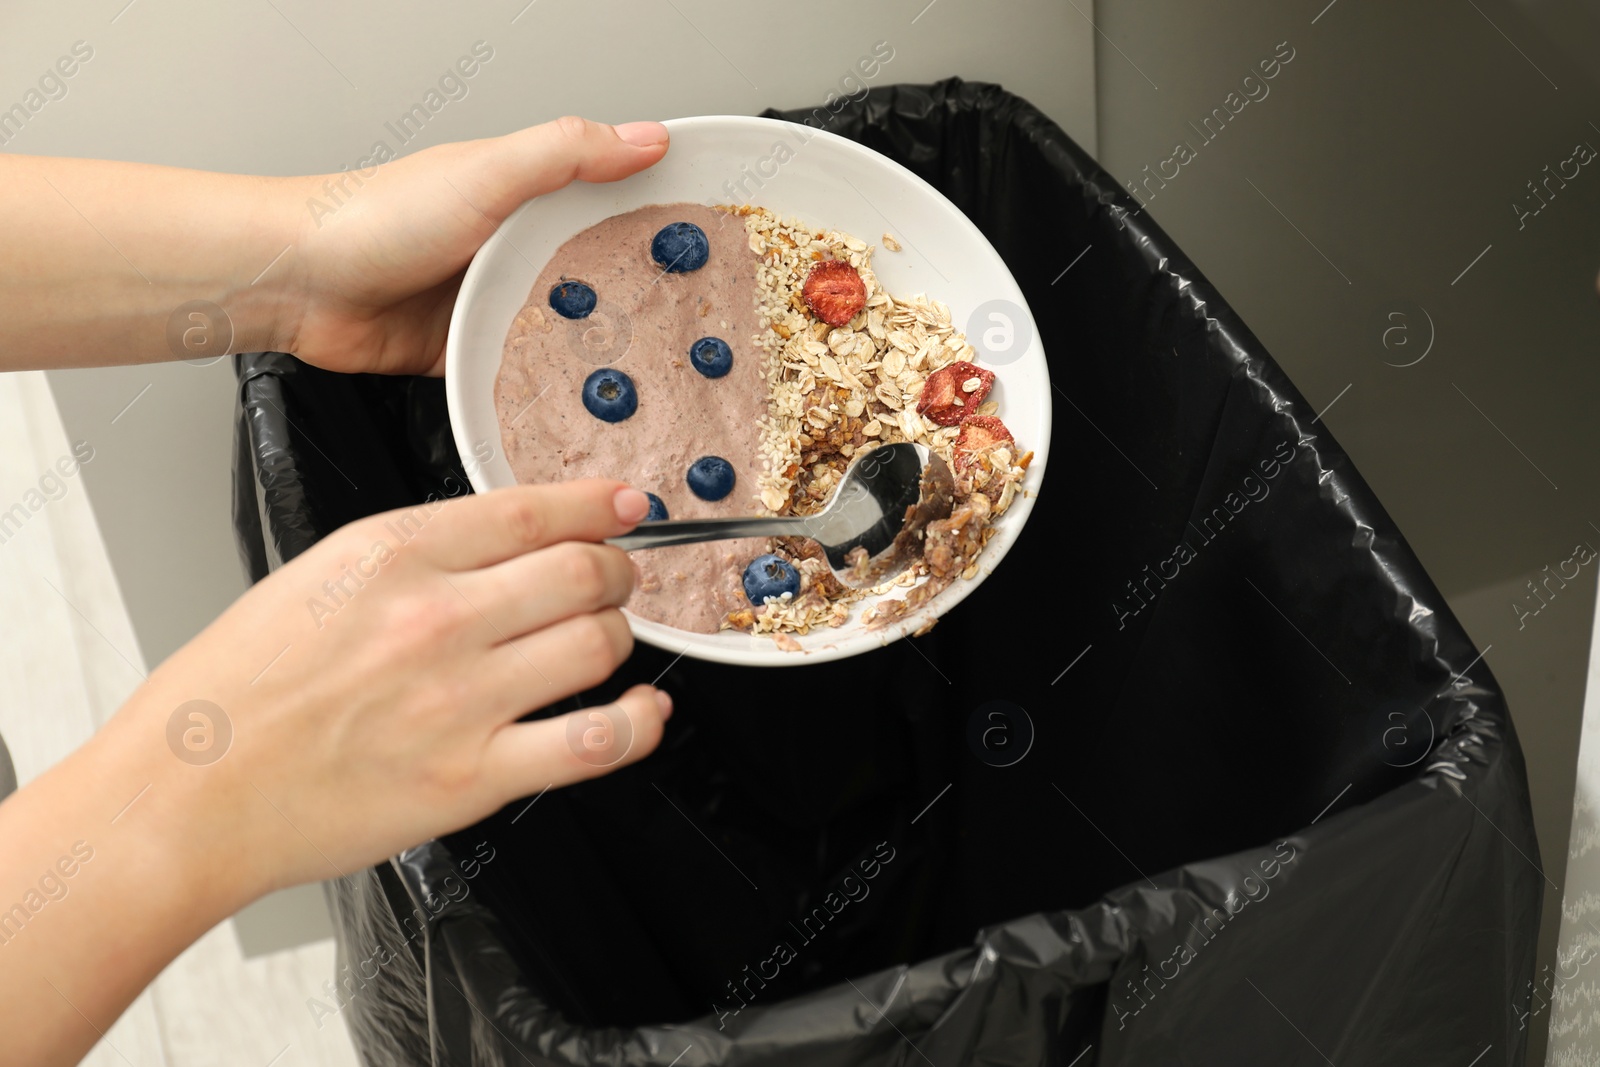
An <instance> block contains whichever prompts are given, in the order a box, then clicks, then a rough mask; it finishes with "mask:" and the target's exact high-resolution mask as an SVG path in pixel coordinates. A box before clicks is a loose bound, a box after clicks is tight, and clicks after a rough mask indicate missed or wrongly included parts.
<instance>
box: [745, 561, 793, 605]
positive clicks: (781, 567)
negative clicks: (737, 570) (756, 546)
mask: <svg viewBox="0 0 1600 1067" xmlns="http://www.w3.org/2000/svg"><path fill="white" fill-rule="evenodd" d="M785 593H788V594H789V595H790V596H791V597H795V596H799V595H800V572H799V571H797V570H795V569H794V564H793V563H790V562H789V561H788V560H786V559H782V558H780V557H778V556H774V555H772V554H770V553H768V554H767V555H765V556H757V557H756V558H755V559H753V560H751V561H750V565H749V566H748V567H746V568H745V569H744V595H745V596H747V597H749V598H750V603H752V604H754V605H756V606H757V607H760V606H761V605H762V604H765V603H766V602H767V598H768V597H773V596H776V597H781V596H783V594H785Z"/></svg>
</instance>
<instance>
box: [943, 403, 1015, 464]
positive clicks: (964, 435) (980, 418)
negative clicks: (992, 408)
mask: <svg viewBox="0 0 1600 1067" xmlns="http://www.w3.org/2000/svg"><path fill="white" fill-rule="evenodd" d="M1016 443H1017V441H1016V438H1014V437H1012V436H1011V431H1010V430H1008V429H1006V424H1005V423H1003V422H1001V421H1000V420H999V419H997V418H995V417H994V416H993V415H968V416H967V417H966V418H965V419H962V420H961V433H960V434H958V435H957V436H956V444H955V459H956V470H958V471H964V470H966V469H967V468H968V467H970V466H972V464H973V462H974V461H975V460H976V458H977V455H978V453H979V452H983V451H985V450H987V449H991V448H994V447H995V446H997V445H1014V444H1016Z"/></svg>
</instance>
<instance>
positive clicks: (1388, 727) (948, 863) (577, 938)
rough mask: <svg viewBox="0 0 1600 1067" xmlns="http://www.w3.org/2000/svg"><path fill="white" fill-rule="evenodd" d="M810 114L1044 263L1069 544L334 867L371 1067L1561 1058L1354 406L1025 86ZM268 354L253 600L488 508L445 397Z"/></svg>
mask: <svg viewBox="0 0 1600 1067" xmlns="http://www.w3.org/2000/svg"><path fill="white" fill-rule="evenodd" d="M769 114H771V115H774V116H777V117H788V118H790V119H792V120H794V121H805V120H807V119H808V118H809V119H810V120H811V121H812V122H813V123H816V122H818V121H822V120H824V119H825V120H826V124H827V128H828V129H830V130H831V131H832V132H835V133H839V134H842V135H844V136H846V137H850V138H853V139H855V140H857V141H860V142H861V143H863V144H865V145H867V146H869V147H871V148H873V149H876V150H877V151H880V152H883V153H885V154H886V155H888V156H890V157H892V158H894V159H896V160H898V161H900V162H901V163H903V164H905V165H906V166H908V167H910V168H911V169H912V170H914V171H915V172H916V173H918V174H919V175H921V176H922V177H923V178H925V179H927V180H928V181H930V182H931V183H933V184H934V185H935V186H936V187H938V188H939V189H940V190H941V191H942V192H944V194H945V195H946V196H948V197H950V198H951V199H952V200H953V201H954V202H955V203H956V204H957V205H958V206H959V207H960V208H961V209H962V210H963V211H964V212H966V213H967V214H968V215H969V216H970V217H971V218H972V219H973V221H974V222H975V223H976V224H977V225H978V226H979V227H980V228H981V229H982V230H983V232H984V233H985V234H986V235H987V237H988V238H989V240H990V241H991V242H993V243H994V245H995V247H996V248H997V249H998V250H999V251H1000V253H1001V255H1002V256H1003V257H1004V258H1005V260H1006V262H1007V264H1008V265H1009V266H1010V268H1011V270H1012V272H1013V274H1014V275H1015V276H1016V278H1017V280H1018V282H1019V284H1020V285H1021V286H1022V288H1023V290H1024V292H1025V294H1026V296H1027V299H1028V301H1029V304H1030V307H1031V308H1032V310H1033V312H1034V315H1035V317H1036V319H1037V321H1038V325H1039V328H1040V329H1041V330H1042V331H1043V333H1044V345H1045V349H1046V351H1047V352H1048V354H1049V359H1050V366H1051V374H1052V379H1053V386H1054V388H1055V389H1056V391H1057V394H1058V395H1057V397H1056V399H1057V401H1058V402H1057V403H1056V406H1055V411H1056V414H1055V426H1054V435H1055V436H1054V441H1053V445H1052V449H1051V463H1050V468H1049V472H1048V477H1047V478H1046V480H1045V482H1044V484H1043V485H1042V486H1041V487H1040V497H1039V500H1038V503H1037V506H1036V508H1035V510H1034V512H1033V514H1032V517H1031V519H1030V522H1029V525H1028V527H1027V529H1026V531H1025V532H1024V534H1023V536H1022V538H1021V539H1020V540H1019V541H1018V543H1017V544H1016V546H1015V547H1014V548H1013V549H1012V551H1011V553H1010V555H1009V556H1008V557H1007V558H1006V560H1005V562H1004V563H1003V565H1002V566H1001V567H1000V568H999V569H998V570H997V571H996V572H995V573H994V574H993V575H992V576H991V577H989V578H988V579H987V580H986V581H985V582H984V584H983V585H982V586H981V587H980V588H979V589H978V590H976V591H975V592H974V593H973V595H972V596H971V597H970V598H969V599H968V600H966V601H965V602H964V603H962V604H961V605H960V606H958V607H957V608H956V609H955V610H954V611H953V612H951V613H950V614H949V615H948V616H946V617H945V618H944V619H943V620H942V621H941V622H940V624H939V626H938V627H937V628H936V629H934V630H933V631H932V632H931V633H929V634H928V635H927V636H925V637H923V638H919V639H916V640H915V641H900V642H896V643H895V644H893V645H890V646H888V647H886V648H883V649H880V650H878V651H875V652H873V653H870V654H867V655H863V656H859V657H856V658H853V659H850V660H847V661H843V662H839V663H832V664H823V665H816V666H804V667H797V668H792V669H789V670H786V671H783V672H763V671H761V670H758V669H744V668H731V667H726V666H721V665H716V664H708V663H701V662H699V661H696V660H693V659H688V658H674V656H673V653H671V652H669V651H662V650H659V649H654V648H649V647H644V646H640V647H638V648H637V649H636V650H635V652H634V654H633V656H632V658H631V659H630V660H629V661H628V663H627V664H626V665H625V667H624V668H623V669H622V670H621V671H620V672H619V673H618V675H617V676H616V677H615V678H614V679H612V680H611V681H610V682H608V683H607V684H606V685H605V686H602V687H601V688H599V689H597V690H595V691H593V692H591V693H587V694H583V695H582V696H580V697H578V698H574V699H573V700H571V701H567V702H564V703H563V704H562V705H560V706H559V707H557V708H554V709H550V710H549V711H548V712H543V713H541V714H553V713H556V712H560V711H565V710H570V709H572V708H576V707H581V706H585V705H588V704H594V703H600V702H603V701H605V700H607V699H609V698H610V697H611V696H614V695H615V694H616V693H617V692H619V691H620V690H621V689H623V688H626V687H627V686H628V685H631V684H634V683H635V682H639V681H652V680H658V679H659V682H660V684H661V685H662V686H663V687H664V688H666V689H667V690H669V691H670V692H672V693H673V694H674V696H675V698H676V701H677V707H678V709H679V710H678V714H677V715H675V716H674V718H673V720H672V722H671V723H670V724H669V729H668V733H667V737H666V739H665V740H664V741H663V743H662V746H661V748H660V749H659V750H658V751H657V752H656V753H654V754H652V755H651V756H650V757H649V758H648V759H645V760H643V761H641V762H640V763H638V764H636V765H633V766H630V767H628V768H625V769H623V770H621V771H619V772H617V773H615V774H612V775H609V776H606V777H603V778H600V779H597V780H595V781H592V782H587V783H584V784H582V785H578V786H574V787H570V788H567V789H563V790H552V791H550V792H549V793H547V794H540V795H537V796H534V797H529V798H526V799H524V800H522V801H518V802H517V803H514V804H512V805H510V806H508V807H507V808H506V809H505V810H504V811H502V812H499V813H497V814H496V815H494V816H492V817H490V818H489V819H486V820H485V821H484V822H482V823H480V824H478V825H477V826H474V827H470V828H468V829H466V830H463V831H461V832H460V833H457V834H452V835H449V836H448V837H445V838H443V839H441V840H438V841H433V842H428V843H425V844H422V845H419V846H418V847H416V848H413V849H411V850H408V851H407V852H405V853H403V854H401V855H400V856H397V857H395V859H394V860H393V861H392V862H391V863H390V864H387V865H382V866H379V867H376V868H373V869H371V870H368V871H365V872H361V873H359V874H356V875H353V876H351V877H348V878H345V879H342V880H340V881H338V882H334V883H330V884H329V897H330V902H331V905H332V908H333V911H334V914H335V917H336V925H337V928H338V936H339V943H340V954H339V960H340V966H339V972H338V974H337V975H336V976H334V978H333V980H332V981H331V982H330V984H329V986H328V987H327V988H326V989H325V991H324V995H323V996H322V997H320V998H313V1000H312V1001H311V1002H308V1007H309V1008H310V1009H311V1010H312V1011H313V1012H314V1013H316V1014H317V1015H318V1017H319V1022H322V1023H324V1024H325V1025H333V1024H334V1023H335V1022H343V1023H345V1024H347V1025H348V1026H349V1027H350V1031H351V1034H352V1037H353V1039H354V1041H355V1043H356V1045H357V1047H358V1048H359V1049H360V1050H361V1052H362V1055H363V1056H364V1058H365V1059H366V1061H367V1062H368V1063H372V1064H429V1063H431V1064H440V1065H443V1064H451V1065H471V1067H500V1065H512V1064H528V1063H531V1064H538V1065H545V1064H561V1065H574V1067H577V1065H585V1067H586V1065H591V1064H592V1065H599V1064H608V1065H638V1067H643V1065H659V1067H667V1065H678V1067H705V1065H726V1067H734V1065H744V1064H784V1065H812V1064H815V1065H824V1064H826V1065H829V1067H841V1065H844V1067H849V1065H866V1064H875V1065H876V1064H892V1065H906V1067H915V1065H919V1064H935V1065H937V1067H953V1065H957V1064H973V1065H1001V1064H1005V1065H1021V1064H1063V1065H1071V1067H1091V1065H1100V1067H1112V1065H1115V1067H1132V1065H1143V1064H1151V1065H1156V1064H1160V1065H1173V1064H1221V1063H1230V1064H1233V1063H1240V1064H1256V1063H1260V1064H1266V1063H1272V1064H1279V1063H1282V1064H1289V1063H1306V1064H1312V1063H1321V1062H1324V1061H1326V1062H1332V1063H1338V1064H1341V1065H1343V1064H1361V1065H1364V1067H1366V1065H1389V1064H1393V1065H1405V1067H1412V1065H1415V1064H1435V1063H1437V1064H1450V1063H1457V1064H1467V1063H1477V1064H1480V1065H1482V1067H1488V1065H1490V1064H1503V1065H1512V1064H1520V1063H1521V1062H1522V1057H1523V1053H1524V1050H1525V1039H1526V1033H1527V1031H1526V1030H1525V1029H1524V1023H1525V1020H1526V1018H1527V1015H1526V1013H1527V1011H1528V1010H1529V1008H1530V1005H1527V1004H1525V1003H1523V1001H1525V1000H1526V990H1527V989H1528V988H1529V986H1528V982H1529V979H1530V978H1531V977H1532V970H1533V958H1534V947H1535V938H1536V935H1537V930H1538V922H1539V909H1540V901H1541V893H1542V887H1543V876H1542V874H1541V871H1540V869H1539V867H1538V862H1539V859H1538V850H1537V845H1536V843H1535V840H1534V832H1533V825H1532V818H1531V814H1530V808H1529V802H1528V792H1527V782H1526V775H1525V770H1524V767H1523V762H1522V756H1521V751H1520V749H1519V747H1518V744H1517V740H1516V735H1515V733H1514V731H1513V729H1512V726H1511V722H1510V719H1509V717H1508V713H1507V710H1506V706H1505V701H1504V699H1503V697H1502V696H1501V694H1500V691H1499V688H1498V687H1497V685H1496V684H1495V681H1494V679H1493V677H1492V676H1491V675H1490V673H1489V671H1488V669H1487V668H1486V667H1485V666H1484V664H1483V663H1482V662H1481V659H1480V657H1479V654H1478V652H1477V650H1476V649H1475V648H1474V647H1473V646H1472V643H1471V642H1470V640H1469V639H1468V638H1467V636H1466V635H1465V633H1464V632H1463V630H1462V628H1461V626H1460V624H1459V623H1458V622H1457V621H1456V619H1455V618H1454V616H1453V615H1452V613H1451V611H1450V609H1449V607H1448V606H1447V605H1446V604H1445V602H1444V600H1443V598H1442V597H1441V596H1440V595H1439V591H1438V590H1437V589H1436V588H1435V587H1434V585H1433V583H1432V582H1431V581H1430V580H1429V579H1428V576H1427V575H1426V574H1425V573H1424V571H1423V569H1422V567H1421V566H1420V565H1419V563H1418V562H1417V560H1416V558H1415V557H1414V556H1413V555H1412V553H1411V551H1410V549H1409V548H1408V547H1407V546H1406V543H1405V541H1404V539H1403V538H1402V537H1401V535H1400V533H1399V531H1398V530H1397V529H1396V528H1395V525H1394V523H1393V522H1392V521H1391V520H1390V518H1389V516H1388V515H1387V514H1386V513H1385V511H1384V510H1383V508H1382V507H1381V505H1380V504H1379V503H1378V501H1377V500H1376V498H1375V497H1374V496H1373V494H1372V492H1371V490H1370V489H1369V488H1368V487H1367V485H1366V484H1365V483H1364V482H1363V481H1362V479H1361V477H1360V476H1359V475H1358V474H1357V473H1356V471H1355V470H1354V469H1353V468H1352V467H1351V465H1350V462H1349V460H1348V458H1347V457H1346V456H1345V454H1344V452H1343V451H1342V450H1340V448H1339V446H1338V445H1337V443H1336V442H1335V441H1334V440H1333V438H1332V436H1331V435H1330V434H1329V433H1328V432H1327V430H1326V428H1325V427H1324V426H1322V425H1321V424H1320V423H1319V422H1318V421H1317V419H1316V416H1315V412H1314V409H1312V408H1311V407H1310V406H1309V405H1308V404H1307V402H1306V400H1305V398H1304V397H1302V396H1301V395H1300V393H1299V392H1298V391H1297V390H1296V389H1295V388H1294V386H1293V385H1292V384H1290V383H1289V381H1288V380H1287V379H1286V378H1285V377H1284V375H1283V373H1282V372H1281V371H1280V370H1279V369H1278V367H1277V365H1276V364H1275V363H1274V362H1273V360H1272V358H1271V356H1270V355H1268V354H1267V352H1266V351H1265V349H1264V348H1263V347H1262V345H1261V343H1260V342H1259V341H1258V340H1257V339H1256V338H1255V337H1254V336H1253V335H1252V334H1251V333H1250V331H1249V330H1248V329H1247V328H1246V327H1245V325H1244V324H1243V323H1242V322H1241V321H1240V320H1239V318H1238V316H1237V315H1235V314H1234V313H1233V311H1232V310H1231V309H1230V308H1229V307H1228V305H1227V303H1226V302H1225V301H1224V300H1223V299H1222V297H1221V296H1220V295H1219V294H1218V293H1217V292H1216V291H1215V289H1213V288H1212V286H1211V285H1210V283H1209V282H1207V281H1206V279H1205V277H1204V276H1203V275H1202V274H1201V273H1200V272H1199V271H1198V270H1196V269H1195V267H1194V265H1193V264H1192V263H1191V262H1190V261H1189V260H1188V259H1187V258H1186V257H1185V256H1184V254H1183V252H1182V251H1181V250H1180V249H1178V248H1177V246H1176V245H1174V244H1173V242H1172V241H1171V239H1170V238H1168V237H1167V236H1166V235H1165V234H1164V233H1163V232H1162V231H1161V229H1160V227H1159V226H1157V225H1156V224H1155V222H1154V220H1153V219H1152V218H1151V217H1150V216H1149V215H1148V214H1147V213H1145V212H1143V211H1142V210H1141V209H1140V206H1139V204H1138V203H1137V202H1136V201H1134V200H1133V199H1131V198H1130V197H1129V196H1128V195H1127V194H1126V193H1125V192H1123V191H1122V190H1121V189H1120V188H1119V186H1118V185H1117V183H1116V182H1115V181H1114V180H1113V179H1112V178H1111V177H1110V176H1109V175H1108V174H1106V173H1105V172H1104V171H1103V170H1102V169H1101V168H1100V167H1099V166H1098V165H1096V164H1095V162H1094V161H1093V159H1091V158H1090V157H1089V156H1088V155H1087V154H1086V153H1085V152H1084V151H1083V150H1082V149H1081V148H1079V147H1078V146H1077V145H1076V144H1074V143H1073V142H1072V141H1071V140H1070V139H1069V138H1068V137H1067V136H1066V135H1065V134H1064V133H1063V132H1062V131H1061V130H1060V129H1059V128H1058V127H1057V126H1055V125H1054V124H1053V123H1052V122H1050V121H1049V120H1048V119H1046V118H1045V117H1044V116H1043V115H1042V114H1040V113H1039V112H1038V111H1037V110H1035V109H1034V108H1033V107H1031V106H1030V105H1028V104H1027V103H1026V102H1025V101H1023V100H1021V99H1019V98H1017V97H1015V96H1012V95H1010V94H1008V93H1006V92H1004V91H1003V90H1001V89H1000V88H998V87H996V86H992V85H983V84H976V83H963V82H962V81H960V80H957V79H951V80H949V81H946V82H942V83H939V84H936V85H930V86H904V85H903V86H894V87H888V88H883V89H874V90H872V91H871V92H870V93H869V94H868V95H866V97H865V98H864V99H861V100H854V101H852V100H842V99H841V100H836V101H834V102H833V103H832V104H830V105H828V106H825V107H823V108H818V109H802V110H798V111H795V112H792V113H780V112H770V113H769ZM885 229H886V230H890V229H892V227H891V224H890V223H889V222H888V221H887V220H886V221H885ZM864 236H869V237H872V238H875V237H876V235H864ZM885 254H886V253H885ZM900 254H914V253H913V252H912V250H908V251H907V252H902V253H900ZM931 295H935V296H937V294H931ZM969 325H971V324H969ZM978 326H979V327H980V328H981V326H982V324H981V323H979V324H978ZM969 332H972V331H971V330H969ZM237 367H238V371H239V380H240V414H239V424H238V427H239V428H238V435H237V441H236V444H237V449H236V464H237V481H236V490H237V492H236V499H235V521H236V526H237V529H238V531H239V539H240V546H241V553H242V555H243V558H244V560H245V563H246V566H247V568H248V569H249V571H250V573H251V575H252V577H253V578H256V579H259V578H260V577H262V576H263V575H264V574H266V573H267V572H268V571H269V570H270V569H272V568H274V567H276V566H277V565H278V563H279V562H280V561H283V560H287V559H291V558H293V557H294V556H295V555H297V554H298V553H299V552H301V551H304V550H305V549H306V548H307V547H309V546H310V545H311V544H313V543H315V541H316V540H317V539H318V538H319V537H321V536H323V535H325V534H326V533H328V532H329V531H331V530H332V529H334V528H336V527H337V526H338V525H340V524H342V523H343V522H346V521H348V520H350V519H353V518H356V517H358V516H361V515H366V514H370V513H372V512H375V511H378V510H382V509H385V508H389V507H398V506H402V505H407V504H413V503H416V502H418V501H421V500H423V499H426V498H428V497H430V496H434V497H437V496H453V495H460V494H461V493H463V492H465V491H467V490H466V488H465V484H466V483H465V477H464V475H462V473H461V468H460V464H459V460H458V458H457V457H456V455H455V452H454V449H453V447H452V446H451V443H450V434H449V430H448V424H447V415H446V411H445V406H444V401H443V394H442V388H441V387H440V385H439V383H438V382H436V381H424V380H417V379H381V378H376V377H372V376H340V375H334V374H328V373H325V372H322V371H318V370H316V369H314V368H310V367H308V366H305V365H303V364H300V363H299V362H297V361H296V360H294V359H292V358H291V357H288V356H285V355H282V354H279V353H252V354H246V355H243V356H240V357H238V359H237ZM1024 444H1025V443H1024ZM996 731H998V733H997V732H996ZM1008 746H1009V747H1008ZM869 872H870V874H869ZM1519 998H1520V999H1519Z"/></svg>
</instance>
